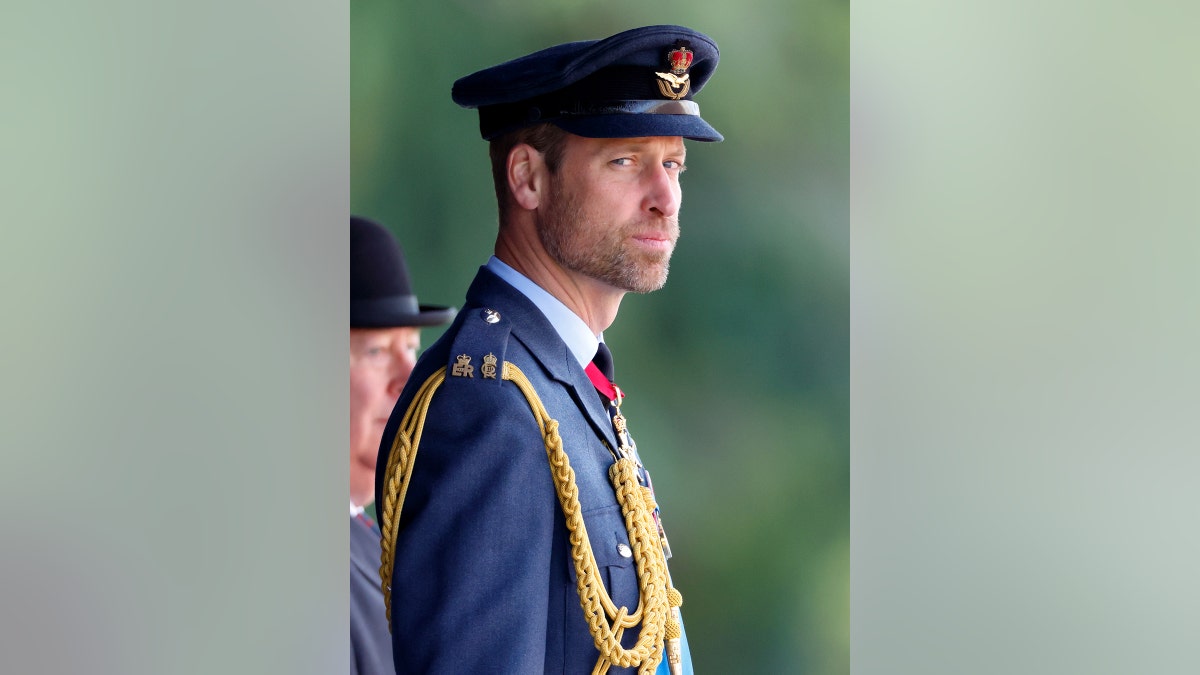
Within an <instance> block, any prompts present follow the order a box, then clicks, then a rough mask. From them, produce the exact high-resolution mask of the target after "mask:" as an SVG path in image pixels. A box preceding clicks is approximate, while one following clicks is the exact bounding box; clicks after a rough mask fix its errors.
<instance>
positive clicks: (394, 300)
mask: <svg viewBox="0 0 1200 675" xmlns="http://www.w3.org/2000/svg"><path fill="white" fill-rule="evenodd" d="M420 311H421V307H420V305H419V304H418V303H417V296H415V295H392V296H388V297H386V298H372V299H370V300H364V299H362V298H351V299H350V314H351V316H353V315H355V314H359V313H362V314H377V313H381V312H386V313H389V314H405V315H407V314H413V315H415V314H418V313H420Z"/></svg>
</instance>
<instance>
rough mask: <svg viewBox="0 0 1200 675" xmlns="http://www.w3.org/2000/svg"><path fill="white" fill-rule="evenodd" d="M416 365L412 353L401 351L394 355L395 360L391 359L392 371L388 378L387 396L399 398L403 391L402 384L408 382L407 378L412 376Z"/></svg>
mask: <svg viewBox="0 0 1200 675" xmlns="http://www.w3.org/2000/svg"><path fill="white" fill-rule="evenodd" d="M416 364H417V359H416V357H415V356H414V355H413V353H412V352H409V351H408V350H401V351H399V352H397V353H396V355H395V358H394V359H392V370H391V373H390V374H389V377H388V394H389V395H391V396H394V397H396V398H399V397H400V392H401V391H402V390H403V389H404V384H405V383H406V382H408V376H409V375H411V374H412V371H413V367H414V366H415V365H416Z"/></svg>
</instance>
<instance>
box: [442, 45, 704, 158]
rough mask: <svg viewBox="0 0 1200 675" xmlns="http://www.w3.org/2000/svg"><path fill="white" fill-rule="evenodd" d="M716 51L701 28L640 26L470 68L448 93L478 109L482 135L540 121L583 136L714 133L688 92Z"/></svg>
mask: <svg viewBox="0 0 1200 675" xmlns="http://www.w3.org/2000/svg"><path fill="white" fill-rule="evenodd" d="M719 58H720V52H719V51H718V50H717V44H716V43H715V42H713V41H712V39H711V38H709V37H708V36H707V35H705V34H703V33H698V32H696V31H694V30H692V29H690V28H684V27H683V26H646V27H644V28H634V29H632V30H627V31H625V32H623V33H618V34H616V35H614V36H612V37H609V38H605V39H603V40H588V41H584V42H570V43H567V44H562V45H557V46H555V47H549V48H547V49H543V50H541V51H538V52H534V53H532V54H529V55H527V56H522V57H520V58H518V59H514V60H512V61H508V62H506V63H502V64H500V65H498V66H493V67H491V68H487V69H486V70H481V71H479V72H476V73H472V74H470V75H467V76H466V77H464V78H461V79H459V80H458V81H457V82H455V83H454V88H453V90H452V91H451V96H452V97H453V98H454V102H455V103H457V104H459V105H461V106H463V107H464V108H478V109H479V132H480V134H481V135H482V136H483V138H484V140H489V141H490V140H492V139H493V138H496V137H497V136H501V135H503V134H506V133H508V132H510V131H514V130H516V129H520V128H522V127H527V126H530V125H533V124H537V123H539V122H552V123H553V124H554V125H555V126H557V127H559V128H561V129H563V130H565V131H568V132H570V133H572V134H575V135H577V136H587V137H590V138H637V137H642V136H682V137H684V138H689V139H692V140H697V141H720V140H722V136H721V134H720V133H718V132H717V130H716V129H714V128H712V127H711V126H709V124H708V122H705V121H704V120H703V119H701V118H700V106H699V105H697V104H696V102H695V101H693V100H692V97H693V96H695V95H696V94H697V93H699V92H700V89H701V88H702V87H703V86H704V83H705V82H707V81H708V78H709V77H711V76H712V74H713V71H714V70H716V68H717V60H718V59H719Z"/></svg>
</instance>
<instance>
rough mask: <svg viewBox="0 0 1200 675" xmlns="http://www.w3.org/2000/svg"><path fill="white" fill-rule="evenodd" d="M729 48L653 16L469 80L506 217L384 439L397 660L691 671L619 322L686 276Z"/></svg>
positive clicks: (540, 668) (473, 668)
mask: <svg viewBox="0 0 1200 675" xmlns="http://www.w3.org/2000/svg"><path fill="white" fill-rule="evenodd" d="M717 60H718V50H717V46H716V44H715V43H714V42H713V41H712V40H711V39H710V38H708V37H707V36H705V35H703V34H700V33H697V32H695V31H693V30H691V29H688V28H683V27H679V26H650V27H645V28H639V29H634V30H629V31H625V32H623V33H620V34H617V35H614V36H612V37H609V38H606V39H604V40H599V41H585V42H574V43H568V44H563V45H558V46H555V47H550V48H548V49H545V50H542V51H539V52H535V53H533V54H530V55H527V56H524V57H521V58H518V59H515V60H513V61H509V62H507V63H504V64H501V65H499V66H495V67H493V68H488V69H486V70H482V71H479V72H477V73H474V74H472V75H469V76H467V77H464V78H462V79H460V80H459V81H458V82H456V83H455V85H454V88H453V92H452V95H453V98H454V100H455V102H457V103H459V104H460V105H462V106H464V107H468V108H478V109H479V122H480V131H481V135H482V136H483V138H484V139H485V140H488V141H490V142H491V146H490V151H491V154H492V162H493V175H494V176H493V177H494V179H495V182H496V193H497V200H498V202H499V210H500V228H499V233H498V237H497V241H496V248H495V256H493V257H492V258H491V259H490V260H489V261H488V262H487V264H486V265H485V266H483V267H482V268H481V269H480V270H479V272H478V274H477V276H476V277H475V280H474V282H473V283H472V284H471V286H470V288H469V289H468V291H467V295H466V304H465V306H464V309H463V310H462V311H461V312H460V313H459V315H458V317H457V318H456V320H455V322H454V323H453V325H452V326H451V327H450V328H449V329H448V330H447V331H446V333H445V334H444V335H443V336H442V338H441V339H439V340H438V341H437V342H436V343H435V344H434V345H433V346H432V347H430V349H429V351H427V352H426V353H425V354H424V355H423V356H422V357H421V359H420V361H419V362H418V364H417V367H416V369H415V370H414V372H413V376H412V377H411V378H410V381H409V383H408V385H407V386H406V387H405V390H404V392H403V394H402V395H401V398H400V401H399V402H398V404H397V405H396V408H395V411H394V412H393V413H392V416H391V419H390V420H389V421H388V425H387V429H386V431H385V432H384V436H383V442H382V444H381V446H380V455H379V460H378V466H379V471H378V472H377V478H376V480H377V484H376V504H377V507H378V510H379V517H380V523H381V525H382V527H383V537H384V541H383V554H384V570H383V575H384V577H383V578H384V580H385V586H389V587H390V592H391V594H390V598H389V602H390V626H391V631H392V635H393V656H394V658H395V666H396V672H397V673H542V672H544V673H588V672H593V668H595V667H597V666H599V667H600V670H601V671H603V670H605V669H606V668H607V670H608V672H614V673H615V672H620V673H633V672H638V671H639V669H640V670H641V671H642V672H655V671H656V672H663V673H665V672H668V667H669V665H668V664H669V662H674V664H673V665H674V668H672V670H673V671H674V672H685V673H687V672H691V658H690V652H689V651H688V647H687V642H686V632H683V633H682V636H680V632H681V629H682V626H681V625H680V623H679V621H680V615H679V610H680V609H682V610H684V613H686V603H685V604H684V606H683V607H682V608H678V607H676V605H678V602H679V599H678V597H676V596H674V595H673V593H664V590H665V589H666V588H668V587H673V586H674V582H673V581H672V580H670V579H669V577H668V576H666V575H664V574H663V568H664V565H663V564H662V562H663V561H664V559H665V558H666V557H667V555H668V553H667V551H669V547H668V546H667V545H666V539H665V537H664V536H662V534H661V533H660V530H659V528H658V523H660V522H665V524H666V525H668V526H669V521H670V506H669V505H664V508H663V511H664V513H663V514H661V515H662V516H663V517H662V518H659V515H660V514H658V513H657V512H655V513H654V517H653V518H651V516H650V515H649V510H650V508H652V506H653V504H651V503H649V500H647V501H646V502H642V503H643V504H644V506H643V507H641V508H642V510H641V511H638V508H639V507H638V506H637V503H638V501H639V500H641V499H642V498H643V492H649V485H650V484H649V478H648V474H647V472H646V470H645V469H647V468H652V464H653V461H654V458H653V452H652V450H647V452H646V453H645V457H644V459H646V460H647V462H649V465H650V466H646V467H643V466H642V465H641V462H640V460H641V458H639V457H638V452H637V450H636V446H635V445H634V444H633V442H632V440H631V439H630V437H629V436H628V431H632V432H634V434H636V430H637V420H636V419H635V420H631V421H630V423H629V425H628V430H626V429H625V428H624V420H623V417H622V416H621V415H620V414H619V408H618V407H617V406H616V405H615V404H614V403H613V402H612V401H613V399H615V400H616V401H617V402H619V401H620V399H621V394H620V393H619V392H618V390H617V389H616V388H615V387H614V386H613V385H612V384H611V382H610V380H611V379H612V370H611V361H609V362H608V363H602V362H603V361H606V360H607V358H606V357H607V354H608V350H607V348H606V347H605V346H604V345H603V331H604V330H605V329H606V328H607V327H608V326H609V325H611V323H612V322H613V320H614V319H615V317H616V314H617V310H618V307H619V305H620V301H621V299H622V297H623V296H624V294H625V293H626V292H629V291H633V292H639V293H645V292H649V291H652V290H656V289H658V288H660V287H661V286H662V285H663V283H665V281H666V275H667V266H668V261H669V259H670V255H671V252H672V251H673V249H674V245H675V242H676V240H677V238H678V235H679V226H678V220H677V214H678V211H679V207H680V200H681V196H682V195H681V190H680V183H679V175H680V173H682V171H683V169H684V160H685V153H686V148H685V146H684V143H683V139H685V138H686V139H690V140H699V141H719V140H721V135H720V134H719V133H717V132H716V130H714V129H713V128H712V127H711V126H709V125H708V123H706V122H705V121H704V120H703V119H701V118H700V116H699V108H698V105H697V104H696V103H695V102H694V101H692V97H693V96H694V95H695V94H697V93H699V91H700V90H701V88H702V87H703V86H704V84H705V82H706V81H707V80H708V78H709V77H710V76H711V75H712V73H713V71H714V70H715V68H716V66H717ZM618 351H619V350H618ZM593 358H596V360H597V365H592V361H593ZM598 371H606V372H604V373H603V374H598ZM525 385H527V388H522V387H524V386H525ZM531 392H532V393H531ZM635 395H636V393H635ZM539 406H544V415H543V416H541V417H539V416H538V415H540V414H541V413H538V412H537V411H538V410H539ZM614 413H616V414H615V415H614ZM547 417H548V418H550V419H552V420H553V421H549V419H547ZM564 455H565V458H566V460H567V462H569V469H567V468H566V466H565V464H566V462H564V461H563V457H564ZM618 458H619V459H618ZM389 462H391V463H390V464H389ZM552 464H553V465H554V466H552ZM613 466H619V467H621V468H622V470H626V471H627V472H628V473H627V474H626V479H627V480H628V479H629V477H632V481H633V482H632V483H630V482H627V483H626V485H627V486H628V485H631V484H632V485H633V486H634V489H633V490H632V491H628V490H626V491H624V492H621V494H618V490H617V489H616V488H614V485H613V484H612V483H610V479H609V471H610V467H613ZM385 474H386V475H385ZM638 485H641V486H643V488H644V489H642V488H638V487H637V486H638ZM631 492H632V494H634V495H635V498H633V499H630V498H629V497H628V495H629V494H630V493H631ZM626 512H628V513H629V514H630V515H629V516H628V518H627V517H626ZM565 513H569V516H567V515H564V514H565ZM631 523H632V525H630V524H631ZM647 535H649V536H647ZM656 552H657V553H656ZM674 553H675V554H676V555H681V556H683V555H687V552H686V551H675V552H674ZM580 561H582V562H580ZM656 561H657V562H656ZM656 565H657V567H655V566H656ZM655 569H657V570H658V571H657V572H656V573H654V572H653V570H655ZM648 570H649V571H648ZM655 574H658V576H655ZM581 579H582V580H583V582H582V583H581V581H580V580H581ZM678 590H679V591H681V592H682V594H683V596H684V598H686V595H687V588H686V583H683V584H681V585H680V587H679V588H678ZM664 597H665V598H668V600H661V602H660V599H661V598H664ZM609 600H611V601H609ZM589 603H592V604H591V605H590V606H591V607H593V611H596V609H597V608H598V614H596V615H593V617H592V620H591V621H589V620H588V619H587V618H585V611H584V609H583V606H584V605H589ZM668 606H669V607H670V608H669V609H665V610H664V608H667V607H668ZM639 610H644V611H643V612H642V614H640V615H639V617H641V618H642V619H644V620H642V621H640V622H638V623H635V624H630V623H629V621H626V620H625V617H626V616H627V615H628V614H634V613H637V612H638V611H639ZM672 626H673V629H672ZM671 637H673V638H675V639H674V640H669V639H667V638H671ZM621 650H628V651H627V652H623V651H621ZM664 652H666V655H665V656H664ZM614 662H619V664H616V665H614ZM655 664H657V667H656V665H655ZM608 666H611V667H608Z"/></svg>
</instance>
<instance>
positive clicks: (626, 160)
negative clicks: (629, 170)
mask: <svg viewBox="0 0 1200 675" xmlns="http://www.w3.org/2000/svg"><path fill="white" fill-rule="evenodd" d="M609 163H610V164H616V165H617V166H629V165H630V164H633V159H631V158H629V157H621V158H619V159H614V160H613V161H611V162H609Z"/></svg>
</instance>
